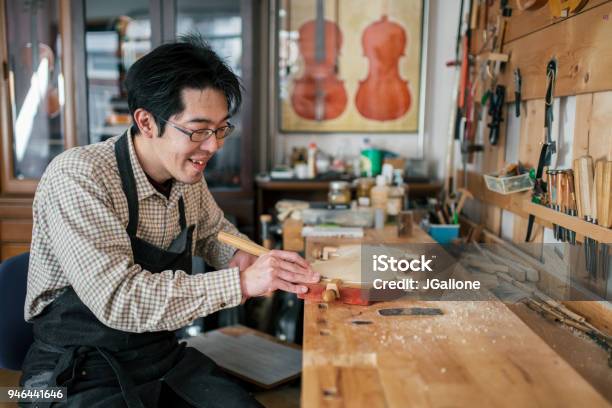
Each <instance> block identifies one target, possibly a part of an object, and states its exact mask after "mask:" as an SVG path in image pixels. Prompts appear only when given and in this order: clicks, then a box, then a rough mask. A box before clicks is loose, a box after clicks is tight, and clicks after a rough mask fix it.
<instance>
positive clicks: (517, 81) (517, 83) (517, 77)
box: [514, 68, 523, 118]
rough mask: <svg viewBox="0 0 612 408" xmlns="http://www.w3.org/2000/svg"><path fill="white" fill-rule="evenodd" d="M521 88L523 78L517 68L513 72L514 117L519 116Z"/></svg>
mask: <svg viewBox="0 0 612 408" xmlns="http://www.w3.org/2000/svg"><path fill="white" fill-rule="evenodd" d="M522 87H523V78H522V77H521V70H520V69H519V68H517V69H515V70H514V116H516V117H517V118H518V117H519V116H521V95H522V90H521V88H522Z"/></svg>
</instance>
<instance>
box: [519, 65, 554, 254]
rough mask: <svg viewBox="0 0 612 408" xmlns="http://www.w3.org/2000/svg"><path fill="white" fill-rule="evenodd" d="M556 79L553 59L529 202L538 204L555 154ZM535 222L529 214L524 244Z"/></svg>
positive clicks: (547, 70) (544, 189)
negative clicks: (553, 132)
mask: <svg viewBox="0 0 612 408" xmlns="http://www.w3.org/2000/svg"><path fill="white" fill-rule="evenodd" d="M556 78H557V61H556V60H555V59H554V58H553V59H551V60H550V61H549V62H548V64H547V65H546V82H547V84H546V99H545V104H546V106H545V111H544V132H545V139H544V143H542V149H541V150H540V157H539V159H538V166H537V169H536V174H535V184H534V187H533V193H532V196H531V201H532V202H534V203H536V204H540V203H541V202H542V198H543V197H544V194H545V193H546V183H545V182H544V181H543V180H542V175H543V174H544V167H548V166H550V163H551V159H552V155H553V154H554V153H556V152H557V145H556V143H555V142H554V141H553V140H552V134H551V132H552V122H553V96H554V89H555V80H556ZM534 222H535V215H533V214H530V215H529V220H528V222H527V234H526V236H525V242H530V241H531V232H532V231H533V224H534Z"/></svg>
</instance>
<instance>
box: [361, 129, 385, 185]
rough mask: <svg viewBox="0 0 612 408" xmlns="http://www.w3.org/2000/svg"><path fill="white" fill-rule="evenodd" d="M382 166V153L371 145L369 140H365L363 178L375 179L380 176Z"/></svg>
mask: <svg viewBox="0 0 612 408" xmlns="http://www.w3.org/2000/svg"><path fill="white" fill-rule="evenodd" d="M381 166H382V151H381V150H379V149H376V148H374V147H373V146H372V145H371V144H370V139H369V138H367V137H366V138H364V139H363V149H362V150H361V172H362V175H363V176H367V177H373V176H376V175H378V174H380V169H381Z"/></svg>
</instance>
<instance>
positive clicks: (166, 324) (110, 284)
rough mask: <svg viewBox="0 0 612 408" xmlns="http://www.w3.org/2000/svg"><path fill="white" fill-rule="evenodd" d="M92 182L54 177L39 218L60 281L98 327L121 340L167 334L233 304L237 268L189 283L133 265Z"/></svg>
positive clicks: (104, 196) (109, 207)
mask: <svg viewBox="0 0 612 408" xmlns="http://www.w3.org/2000/svg"><path fill="white" fill-rule="evenodd" d="M95 179H96V177H95V175H93V174H87V173H82V172H72V171H70V169H69V168H68V169H60V170H58V173H57V174H55V176H54V177H52V178H50V183H52V185H51V186H49V187H50V188H49V192H50V193H49V194H48V197H46V200H45V203H44V206H41V207H40V211H44V212H46V214H41V216H44V217H46V218H47V219H48V221H49V222H48V225H49V234H48V235H49V240H50V245H51V246H52V248H53V253H54V256H55V257H56V258H57V262H58V263H59V265H60V266H61V269H62V271H63V274H64V275H65V276H66V278H67V280H68V282H69V283H70V285H71V286H72V287H73V288H74V290H75V292H76V293H77V295H78V296H79V298H80V299H81V300H82V301H83V303H84V304H85V305H86V306H87V307H88V308H89V309H90V310H91V311H92V312H93V313H94V314H95V316H96V317H97V318H98V319H99V320H100V321H101V322H102V323H104V324H106V325H107V326H109V327H112V328H114V329H118V330H123V331H128V332H148V331H161V330H175V329H178V328H180V327H184V326H185V325H187V324H189V323H190V322H192V321H193V320H194V319H196V318H197V317H200V316H204V315H207V314H209V313H212V312H214V311H216V310H219V309H221V308H225V307H231V306H235V305H237V304H239V303H240V300H241V291H240V281H239V271H238V268H230V269H227V270H224V271H219V272H213V273H209V274H200V275H193V276H191V275H188V274H186V273H185V272H184V271H180V270H177V271H172V270H166V271H162V272H160V273H151V272H149V271H147V270H144V269H143V268H142V267H141V266H140V265H137V264H134V259H133V255H132V249H131V245H130V240H129V237H128V235H127V233H126V231H125V226H124V225H123V223H122V222H121V220H120V219H119V217H118V216H117V214H116V211H115V210H114V208H113V203H112V200H111V198H110V197H109V193H108V192H107V191H106V189H105V187H104V185H103V183H101V182H96V181H95Z"/></svg>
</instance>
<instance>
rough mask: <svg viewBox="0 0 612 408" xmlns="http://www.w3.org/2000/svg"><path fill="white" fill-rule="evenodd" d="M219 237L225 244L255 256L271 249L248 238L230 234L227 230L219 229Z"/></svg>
mask: <svg viewBox="0 0 612 408" xmlns="http://www.w3.org/2000/svg"><path fill="white" fill-rule="evenodd" d="M217 239H218V240H219V241H220V242H223V243H224V244H227V245H231V246H233V247H234V248H238V249H240V250H242V251H244V252H246V253H248V254H251V255H255V256H262V255H264V254H267V253H268V252H270V250H269V249H267V248H264V247H262V246H261V245H257V244H256V243H254V242H252V241H249V240H248V239H244V238H241V237H237V236H235V235H232V234H228V233H227V232H225V231H219V234H217Z"/></svg>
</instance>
